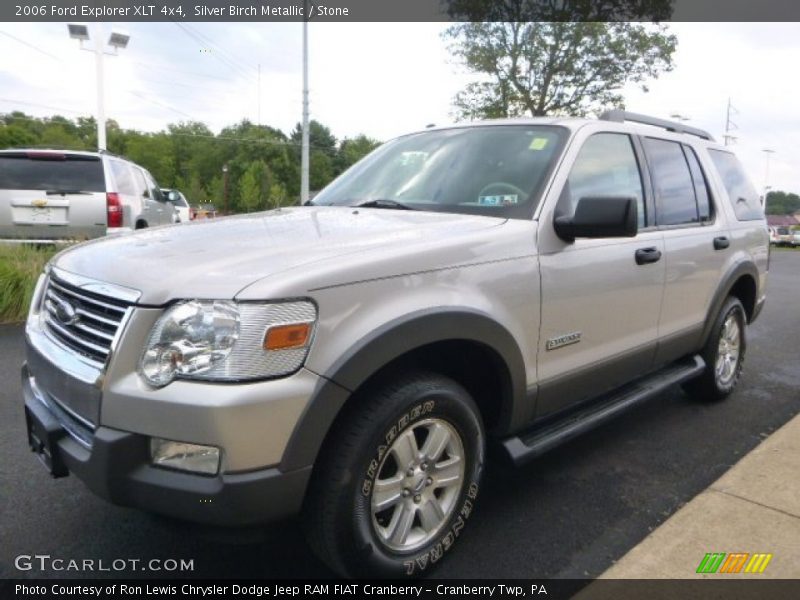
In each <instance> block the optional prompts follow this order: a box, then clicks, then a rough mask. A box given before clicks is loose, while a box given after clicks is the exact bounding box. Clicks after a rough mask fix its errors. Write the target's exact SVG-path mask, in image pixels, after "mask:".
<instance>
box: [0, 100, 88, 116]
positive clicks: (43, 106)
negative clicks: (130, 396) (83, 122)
mask: <svg viewBox="0 0 800 600" xmlns="http://www.w3.org/2000/svg"><path fill="white" fill-rule="evenodd" d="M0 102H6V103H7V104H22V105H23V106H33V107H36V108H46V109H48V110H60V111H64V112H69V113H74V114H78V115H82V114H85V111H82V110H73V109H71V108H62V107H59V106H50V105H48V104H38V103H36V102H25V101H24V100H14V99H12V98H0Z"/></svg>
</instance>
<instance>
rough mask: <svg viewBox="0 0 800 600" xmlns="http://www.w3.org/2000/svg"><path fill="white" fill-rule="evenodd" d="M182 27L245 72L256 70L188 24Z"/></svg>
mask: <svg viewBox="0 0 800 600" xmlns="http://www.w3.org/2000/svg"><path fill="white" fill-rule="evenodd" d="M183 26H184V27H186V29H188V30H189V31H192V32H194V34H195V36H197V37H199V38H200V39H201V40H205V42H206V44H207V45H208V46H211V47H212V48H214V49H216V50H217V51H218V52H220V53H222V54H224V55H225V56H227V57H228V58H229V59H230V60H231V61H232V62H234V63H236V64H238V65H240V66H242V67H243V68H245V70H246V69H252V70H253V71H254V72H255V71H256V68H255V67H254V66H253V65H251V64H249V63H248V62H247V61H245V60H240V59H239V58H237V57H236V56H234V54H233V53H231V52H228V51H227V50H225V49H224V48H222V47H221V46H220V45H219V44H217V43H215V42H214V40H212V39H211V38H210V37H209V36H207V35H205V34H204V33H202V32H201V31H198V30H197V29H196V28H195V27H194V26H192V25H189V23H184V24H183Z"/></svg>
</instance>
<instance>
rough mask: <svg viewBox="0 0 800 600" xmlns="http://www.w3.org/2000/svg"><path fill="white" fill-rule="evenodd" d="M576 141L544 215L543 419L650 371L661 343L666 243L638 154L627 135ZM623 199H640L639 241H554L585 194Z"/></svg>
mask: <svg viewBox="0 0 800 600" xmlns="http://www.w3.org/2000/svg"><path fill="white" fill-rule="evenodd" d="M575 142H577V143H578V145H577V150H575V149H570V151H569V152H568V154H567V156H565V164H567V165H569V167H568V168H567V173H568V175H567V177H566V180H563V175H562V174H561V173H560V174H559V176H558V178H557V180H556V182H554V185H555V186H559V185H560V186H561V187H560V188H559V187H555V189H557V190H558V191H557V192H556V193H558V194H559V196H558V199H557V201H556V206H555V207H554V206H552V205H553V200H552V199H551V200H549V201H548V203H547V206H546V207H545V209H544V210H543V213H542V215H541V216H540V219H539V236H538V247H539V264H540V273H541V290H542V291H541V294H542V302H541V329H540V335H539V349H538V374H539V393H538V400H537V405H536V406H537V408H536V412H537V416H539V417H541V416H544V415H547V414H549V413H553V412H556V411H558V410H561V409H564V408H567V407H568V406H569V405H571V404H574V403H576V402H580V401H582V400H586V399H588V398H592V397H595V396H598V395H600V394H602V393H603V392H606V391H608V390H610V389H612V388H614V387H617V386H619V385H621V384H623V383H625V382H627V381H630V380H631V379H633V378H635V377H637V376H639V375H642V374H644V373H646V372H647V371H649V370H650V369H651V368H652V364H653V359H654V356H655V350H656V343H657V339H658V332H657V327H658V314H659V310H660V307H661V297H662V293H663V287H664V261H663V259H662V258H661V255H662V254H663V250H664V247H663V242H662V239H661V237H662V236H661V232H660V231H658V230H657V229H656V228H655V227H654V226H653V218H652V214H651V212H652V210H651V208H650V206H651V201H650V198H649V189H650V188H649V185H645V183H646V181H645V180H644V178H643V176H642V166H643V157H642V154H641V148H640V147H639V146H638V141H637V140H636V138H633V137H632V136H630V135H628V134H627V133H621V132H598V133H594V134H591V135H589V136H588V137H585V138H583V139H576V140H575ZM573 153H574V156H573ZM559 182H561V183H560V184H559ZM620 196H624V197H634V198H636V200H637V213H638V218H639V231H638V233H637V235H636V237H634V238H595V239H585V238H578V239H576V240H575V241H574V242H572V243H569V242H565V241H564V240H562V239H560V238H558V237H557V236H556V235H555V233H554V230H553V219H554V217H555V216H556V215H570V214H573V213H574V209H575V205H576V204H577V202H578V200H579V199H580V198H583V197H620ZM642 252H645V253H646V256H647V257H648V258H647V260H646V261H644V260H637V255H639V254H641V253H642ZM643 256H644V255H643Z"/></svg>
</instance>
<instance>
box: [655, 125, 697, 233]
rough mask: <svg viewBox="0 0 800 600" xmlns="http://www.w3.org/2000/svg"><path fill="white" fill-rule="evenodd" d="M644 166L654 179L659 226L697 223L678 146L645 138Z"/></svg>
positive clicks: (685, 164) (694, 201)
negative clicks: (645, 164) (646, 163)
mask: <svg viewBox="0 0 800 600" xmlns="http://www.w3.org/2000/svg"><path fill="white" fill-rule="evenodd" d="M643 143H644V148H645V152H646V154H647V162H648V164H649V166H650V172H651V173H652V175H653V187H654V189H655V194H656V222H657V224H658V225H684V224H690V223H698V222H699V221H700V217H699V214H698V210H697V198H696V196H695V187H694V181H693V180H692V175H691V172H690V171H689V163H688V162H687V160H686V155H685V154H684V153H683V148H682V147H681V144H679V143H678V142H671V141H669V140H661V139H656V138H645V139H644V140H643Z"/></svg>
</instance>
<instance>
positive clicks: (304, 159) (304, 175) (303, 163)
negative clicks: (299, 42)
mask: <svg viewBox="0 0 800 600" xmlns="http://www.w3.org/2000/svg"><path fill="white" fill-rule="evenodd" d="M308 4H309V3H308V0H306V1H305V2H304V10H303V137H302V148H301V151H300V152H301V154H300V206H303V205H304V204H305V203H306V202H308V169H309V158H308V18H309V15H308V9H309V6H308Z"/></svg>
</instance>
